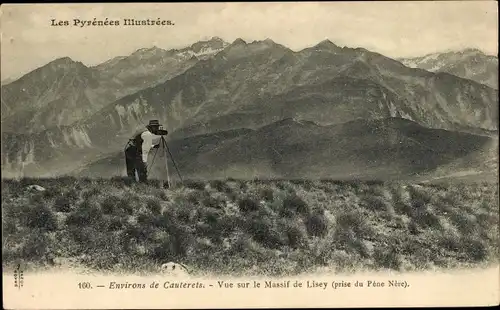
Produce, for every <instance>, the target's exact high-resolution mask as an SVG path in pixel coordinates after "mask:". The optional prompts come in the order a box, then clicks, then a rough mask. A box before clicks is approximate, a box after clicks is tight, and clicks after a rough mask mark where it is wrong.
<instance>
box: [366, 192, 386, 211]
mask: <svg viewBox="0 0 500 310" xmlns="http://www.w3.org/2000/svg"><path fill="white" fill-rule="evenodd" d="M361 204H362V206H363V207H365V208H366V209H368V210H372V211H386V210H387V209H388V207H387V203H386V202H385V201H384V198H383V197H380V196H371V195H370V196H369V195H364V196H363V198H362V199H361Z"/></svg>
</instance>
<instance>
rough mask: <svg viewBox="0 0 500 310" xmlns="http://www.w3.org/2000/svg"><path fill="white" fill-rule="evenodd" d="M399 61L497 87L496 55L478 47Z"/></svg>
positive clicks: (413, 66)
mask: <svg viewBox="0 0 500 310" xmlns="http://www.w3.org/2000/svg"><path fill="white" fill-rule="evenodd" d="M399 61H401V62H402V63H403V64H404V65H406V66H408V67H411V68H420V69H424V70H428V71H432V72H446V73H450V74H453V75H456V76H459V77H462V78H464V79H469V80H473V81H476V82H478V83H481V84H484V85H488V86H489V87H491V88H494V89H498V57H496V56H493V55H486V54H484V53H483V52H481V51H480V50H478V49H472V48H470V49H465V50H462V51H456V52H446V53H435V54H429V55H425V56H422V57H414V58H402V59H399Z"/></svg>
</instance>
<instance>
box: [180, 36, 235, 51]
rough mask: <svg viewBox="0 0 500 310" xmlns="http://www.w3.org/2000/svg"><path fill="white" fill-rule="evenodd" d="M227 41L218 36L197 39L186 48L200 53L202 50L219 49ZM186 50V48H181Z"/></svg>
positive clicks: (225, 44) (224, 45)
mask: <svg viewBox="0 0 500 310" xmlns="http://www.w3.org/2000/svg"><path fill="white" fill-rule="evenodd" d="M227 45H228V43H227V42H226V41H224V40H222V39H221V38H219V37H212V38H211V39H210V40H204V41H198V42H196V43H194V44H192V45H191V46H190V47H188V48H187V49H191V50H192V51H193V52H195V53H200V52H203V51H209V50H210V51H212V50H214V51H215V50H220V49H223V48H224V47H226V46H227ZM183 50H186V49H183Z"/></svg>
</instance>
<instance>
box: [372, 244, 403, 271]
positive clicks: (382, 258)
mask: <svg viewBox="0 0 500 310" xmlns="http://www.w3.org/2000/svg"><path fill="white" fill-rule="evenodd" d="M373 258H374V260H375V265H376V266H377V267H382V268H388V269H393V270H399V269H400V268H401V265H402V261H401V257H400V256H399V254H398V253H397V252H396V251H395V249H393V248H391V247H383V248H378V247H377V248H375V251H374V253H373Z"/></svg>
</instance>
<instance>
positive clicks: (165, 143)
mask: <svg viewBox="0 0 500 310" xmlns="http://www.w3.org/2000/svg"><path fill="white" fill-rule="evenodd" d="M161 144H162V147H163V148H165V149H167V142H166V141H165V138H164V137H161ZM165 168H166V169H167V185H168V187H169V188H170V187H171V183H170V172H169V171H168V156H167V154H166V153H165Z"/></svg>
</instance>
